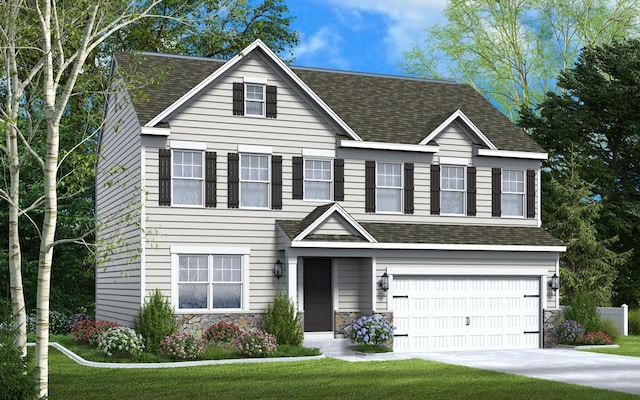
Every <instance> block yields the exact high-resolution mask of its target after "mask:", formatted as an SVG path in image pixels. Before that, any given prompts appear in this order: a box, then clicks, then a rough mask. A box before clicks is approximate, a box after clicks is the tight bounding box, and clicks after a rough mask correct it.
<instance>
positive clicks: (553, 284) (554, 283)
mask: <svg viewBox="0 0 640 400" xmlns="http://www.w3.org/2000/svg"><path fill="white" fill-rule="evenodd" d="M559 287H560V278H558V275H557V274H553V276H552V277H551V289H553V290H554V291H556V290H558V288H559Z"/></svg>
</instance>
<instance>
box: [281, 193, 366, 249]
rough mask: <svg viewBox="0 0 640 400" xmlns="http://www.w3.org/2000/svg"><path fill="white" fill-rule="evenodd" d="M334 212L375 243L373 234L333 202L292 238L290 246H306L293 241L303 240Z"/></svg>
mask: <svg viewBox="0 0 640 400" xmlns="http://www.w3.org/2000/svg"><path fill="white" fill-rule="evenodd" d="M335 212H337V213H338V214H340V215H341V216H342V217H343V218H344V219H345V220H346V221H347V222H348V223H349V224H350V225H351V226H352V227H353V228H354V229H355V230H356V231H358V233H360V234H361V235H362V236H363V237H364V238H365V239H367V240H368V241H369V242H371V243H377V240H376V239H375V238H374V237H373V236H371V234H370V233H369V232H367V230H366V229H364V228H363V227H362V226H361V225H360V224H359V223H358V221H356V220H355V219H354V218H353V217H352V216H351V215H349V213H347V212H346V211H345V210H344V208H342V207H341V206H340V204H338V203H333V205H332V206H331V207H329V209H328V210H327V211H325V212H324V214H322V215H321V216H320V217H318V218H316V220H315V221H313V223H312V224H311V225H309V226H308V227H307V229H305V230H303V231H302V232H300V234H298V236H296V237H295V238H293V240H292V243H291V247H307V246H295V245H294V243H293V242H300V241H302V240H304V239H305V238H306V237H307V236H308V235H310V234H311V232H313V231H315V230H316V229H317V228H318V227H319V226H320V225H321V224H322V223H323V222H324V221H326V219H327V218H329V217H330V216H331V215H333V213H335ZM305 243H306V242H305ZM313 243H323V242H315V241H314V242H313Z"/></svg>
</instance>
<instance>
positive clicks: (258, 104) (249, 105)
mask: <svg viewBox="0 0 640 400" xmlns="http://www.w3.org/2000/svg"><path fill="white" fill-rule="evenodd" d="M245 90H246V95H245V99H246V106H245V114H246V115H257V116H261V117H263V116H264V99H265V85H255V84H250V83H248V84H246V85H245Z"/></svg>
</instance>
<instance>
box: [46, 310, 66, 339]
mask: <svg viewBox="0 0 640 400" xmlns="http://www.w3.org/2000/svg"><path fill="white" fill-rule="evenodd" d="M68 320H69V317H68V316H67V315H65V314H64V313H62V312H60V311H51V312H50V313H49V333H50V334H52V335H63V334H65V333H69V329H67V321H68Z"/></svg>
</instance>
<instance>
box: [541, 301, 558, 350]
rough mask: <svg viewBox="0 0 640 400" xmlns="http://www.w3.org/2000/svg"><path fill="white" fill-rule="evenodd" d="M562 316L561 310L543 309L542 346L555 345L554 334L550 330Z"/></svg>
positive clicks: (549, 346)
mask: <svg viewBox="0 0 640 400" xmlns="http://www.w3.org/2000/svg"><path fill="white" fill-rule="evenodd" d="M561 316H562V310H559V309H556V310H544V320H543V322H542V324H543V326H542V330H543V338H542V347H544V348H545V349H547V348H551V347H556V345H557V342H556V335H554V334H553V333H552V332H551V330H552V329H553V328H554V327H555V326H556V325H558V320H559V319H560V317H561Z"/></svg>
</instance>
